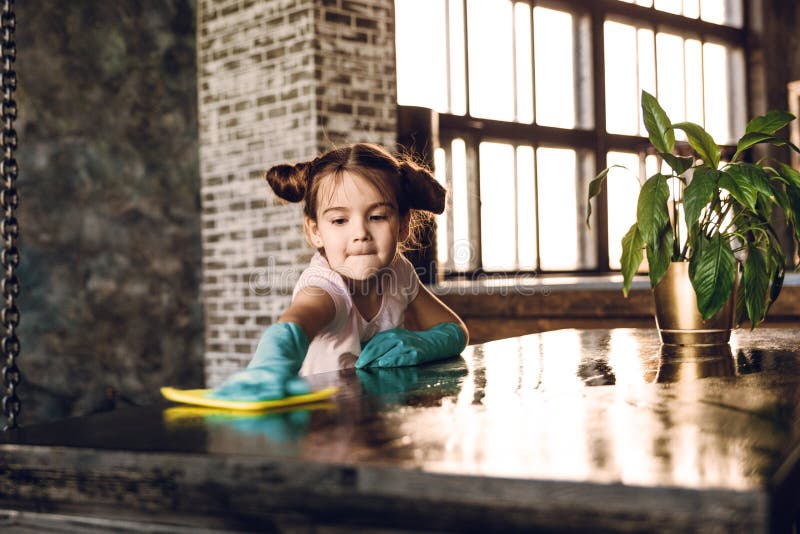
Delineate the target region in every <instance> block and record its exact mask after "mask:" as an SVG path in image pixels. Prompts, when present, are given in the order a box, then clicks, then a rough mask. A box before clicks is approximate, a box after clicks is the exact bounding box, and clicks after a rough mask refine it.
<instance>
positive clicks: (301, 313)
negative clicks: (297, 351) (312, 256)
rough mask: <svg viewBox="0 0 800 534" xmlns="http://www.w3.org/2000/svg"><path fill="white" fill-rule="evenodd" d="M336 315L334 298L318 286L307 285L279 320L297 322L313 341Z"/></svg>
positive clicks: (309, 339)
mask: <svg viewBox="0 0 800 534" xmlns="http://www.w3.org/2000/svg"><path fill="white" fill-rule="evenodd" d="M335 316H336V306H335V305H334V304H333V298H331V296H330V295H329V294H328V292H327V291H324V290H322V289H320V288H318V287H313V286H307V287H304V288H303V289H301V290H300V291H299V292H298V293H297V295H296V296H295V297H294V300H293V301H292V304H291V305H290V306H289V309H287V310H286V311H285V312H284V313H283V315H281V316H280V318H279V319H278V322H281V323H296V324H298V325H299V326H300V328H301V329H302V330H303V333H304V334H305V335H306V337H307V338H308V341H309V342H311V341H312V340H313V339H314V338H315V337H316V336H317V334H318V333H319V332H320V331H321V330H322V329H323V328H325V327H326V326H328V325H329V324H330V323H331V321H333V319H334V317H335Z"/></svg>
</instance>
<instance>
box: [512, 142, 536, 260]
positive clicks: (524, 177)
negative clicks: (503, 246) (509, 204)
mask: <svg viewBox="0 0 800 534" xmlns="http://www.w3.org/2000/svg"><path fill="white" fill-rule="evenodd" d="M534 178H535V177H534V160H533V147H530V146H521V147H517V247H518V248H517V255H518V263H519V265H518V268H520V269H535V268H536V189H535V182H534Z"/></svg>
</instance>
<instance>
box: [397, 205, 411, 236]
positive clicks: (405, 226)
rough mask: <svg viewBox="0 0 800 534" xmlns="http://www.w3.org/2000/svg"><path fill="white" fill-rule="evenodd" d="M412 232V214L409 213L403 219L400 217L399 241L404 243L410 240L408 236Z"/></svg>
mask: <svg viewBox="0 0 800 534" xmlns="http://www.w3.org/2000/svg"><path fill="white" fill-rule="evenodd" d="M410 232H411V212H410V211H409V212H408V213H406V214H405V215H403V216H402V217H400V232H399V233H398V235H397V241H398V242H400V243H402V242H404V241H405V240H406V239H408V235H409V233H410Z"/></svg>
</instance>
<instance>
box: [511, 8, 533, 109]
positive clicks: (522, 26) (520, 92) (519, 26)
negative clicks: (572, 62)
mask: <svg viewBox="0 0 800 534" xmlns="http://www.w3.org/2000/svg"><path fill="white" fill-rule="evenodd" d="M514 58H515V60H516V64H517V65H516V69H517V121H518V122H526V123H528V124H530V123H532V122H533V60H532V59H531V8H530V6H529V5H528V4H523V3H517V4H514Z"/></svg>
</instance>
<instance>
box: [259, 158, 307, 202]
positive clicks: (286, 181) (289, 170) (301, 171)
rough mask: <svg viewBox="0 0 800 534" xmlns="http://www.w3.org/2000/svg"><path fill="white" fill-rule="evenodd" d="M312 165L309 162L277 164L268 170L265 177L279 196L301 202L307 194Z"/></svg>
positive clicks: (290, 200)
mask: <svg viewBox="0 0 800 534" xmlns="http://www.w3.org/2000/svg"><path fill="white" fill-rule="evenodd" d="M310 165H311V164H310V163H308V162H303V163H298V164H296V165H287V164H280V165H275V166H274V167H272V168H271V169H270V170H268V171H267V172H266V175H265V178H266V179H267V183H268V184H269V186H270V187H271V188H272V190H273V191H274V192H275V194H276V195H278V197H280V198H282V199H283V200H287V201H289V202H300V201H301V200H303V198H305V195H306V188H307V186H308V168H309V167H310Z"/></svg>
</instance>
